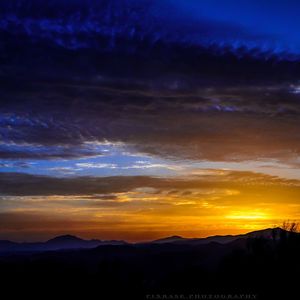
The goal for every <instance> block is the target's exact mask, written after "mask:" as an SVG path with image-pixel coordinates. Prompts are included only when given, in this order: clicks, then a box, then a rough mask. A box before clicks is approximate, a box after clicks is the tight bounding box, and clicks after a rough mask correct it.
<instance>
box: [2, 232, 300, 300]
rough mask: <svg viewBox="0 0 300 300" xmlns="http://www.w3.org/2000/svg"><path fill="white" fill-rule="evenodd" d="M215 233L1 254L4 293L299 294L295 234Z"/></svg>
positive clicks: (298, 245) (119, 296)
mask: <svg viewBox="0 0 300 300" xmlns="http://www.w3.org/2000/svg"><path fill="white" fill-rule="evenodd" d="M230 237H231V238H230ZM218 238H219V242H218V241H216V240H217V237H214V238H210V239H211V240H212V241H211V240H209V239H208V240H207V239H183V238H181V237H171V238H167V239H162V240H158V241H154V242H149V243H141V244H122V243H120V244H115V245H101V246H97V247H96V248H92V249H67V250H59V251H25V252H21V251H17V252H9V251H8V252H2V253H1V255H0V275H1V283H2V287H3V288H2V291H3V290H4V289H9V292H10V295H13V294H14V293H19V294H20V295H22V296H24V295H27V294H28V295H30V296H32V297H33V296H34V294H35V293H36V294H37V295H38V296H41V295H46V294H47V295H48V296H49V295H53V297H57V295H60V296H62V295H66V297H71V296H74V295H76V296H78V295H80V294H81V295H82V297H83V298H85V297H87V296H88V295H89V294H91V295H92V294H93V293H96V294H94V295H97V297H98V296H99V299H102V297H103V299H109V298H114V299H123V298H124V299H125V298H126V297H131V299H133V298H135V299H147V298H148V299H150V298H151V299H163V297H169V298H165V299H175V298H176V297H179V296H180V295H181V296H183V295H187V296H188V295H194V296H196V295H198V297H200V296H202V297H204V295H209V294H213V295H215V297H217V296H218V295H219V297H220V296H222V295H223V296H224V295H225V296H226V297H227V299H230V298H228V297H229V296H230V295H231V296H232V297H236V298H232V299H246V298H245V297H252V298H248V299H278V298H279V299H294V298H297V296H299V295H300V293H299V289H298V277H297V276H294V275H293V274H294V271H297V270H299V269H300V256H299V253H300V234H299V233H296V232H295V231H294V230H292V231H291V230H285V229H280V228H275V229H267V230H264V231H260V232H259V234H257V233H256V234H254V233H250V234H247V235H242V236H238V237H237V238H233V237H232V236H227V242H224V240H225V239H226V238H225V237H223V238H221V237H218ZM69 239H70V237H69ZM204 240H206V243H204ZM201 241H202V242H201ZM41 292H42V293H43V294H40V293H41ZM159 297H161V298H159ZM170 297H171V298H170ZM172 297H173V298H172ZM174 297H175V298H174ZM238 297H239V298H238ZM291 297H292V298H291ZM200 299H201V298H200ZM212 299H214V298H212ZM215 299H216V298H215Z"/></svg>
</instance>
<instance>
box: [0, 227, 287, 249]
mask: <svg viewBox="0 0 300 300" xmlns="http://www.w3.org/2000/svg"><path fill="white" fill-rule="evenodd" d="M284 231H285V230H283V229H281V228H279V227H277V228H268V229H264V230H259V231H253V232H249V233H246V234H240V235H224V236H222V235H216V236H209V237H206V238H183V237H181V236H170V237H166V238H162V239H158V240H154V241H149V242H143V243H137V244H138V245H139V244H176V245H195V246H197V245H205V244H209V243H218V244H227V243H231V242H233V241H236V240H238V239H247V238H260V237H263V238H267V239H274V238H275V239H278V238H279V236H280V234H281V233H282V232H284ZM126 244H129V243H127V242H126V241H122V240H106V241H104V240H97V239H92V240H84V239H81V238H79V237H76V236H73V235H62V236H57V237H55V238H53V239H50V240H48V241H46V242H35V243H29V242H24V243H18V242H12V241H8V240H0V253H1V252H2V253H3V252H27V251H28V252H35V251H41V252H43V251H57V250H64V249H91V248H96V247H99V246H104V245H115V246H116V245H117V246H120V245H126Z"/></svg>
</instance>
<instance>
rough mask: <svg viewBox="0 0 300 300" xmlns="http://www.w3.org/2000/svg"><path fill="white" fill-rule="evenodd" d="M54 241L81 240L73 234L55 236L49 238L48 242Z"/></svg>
mask: <svg viewBox="0 0 300 300" xmlns="http://www.w3.org/2000/svg"><path fill="white" fill-rule="evenodd" d="M54 241H81V239H80V238H79V237H77V236H75V235H69V234H66V235H60V236H56V237H54V238H53V239H50V240H49V241H48V242H54Z"/></svg>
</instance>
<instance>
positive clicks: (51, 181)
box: [0, 170, 300, 200]
mask: <svg viewBox="0 0 300 300" xmlns="http://www.w3.org/2000/svg"><path fill="white" fill-rule="evenodd" d="M220 172H221V173H220ZM247 186H250V187H251V186H256V187H259V186H261V187H264V186H272V187H273V188H274V189H276V187H287V188H291V187H292V186H293V187H294V188H296V189H299V187H300V186H299V181H298V180H287V179H281V178H279V177H276V176H270V175H265V174H260V173H253V172H242V171H241V172H240V171H218V170H216V172H215V174H210V175H202V176H200V175H199V176H191V177H185V178H184V179H183V178H157V177H149V176H114V177H89V176H85V177H73V178H56V177H49V176H38V175H29V174H21V173H0V194H1V195H3V196H5V195H6V196H8V195H10V196H50V195H64V196H67V195H74V196H75V195H94V196H95V197H98V196H97V195H98V194H101V196H99V199H103V200H105V199H107V200H113V199H111V194H114V193H121V192H129V191H132V190H135V189H140V188H154V189H157V190H158V191H153V192H154V193H160V192H159V191H162V190H171V191H176V192H175V193H181V191H182V190H184V191H186V190H188V189H199V190H201V189H218V188H221V189H226V188H229V187H230V188H240V187H247ZM147 191H148V189H146V190H145V193H146V192H147ZM139 192H142V190H139ZM105 194H107V196H108V197H107V198H105ZM103 196H104V197H103Z"/></svg>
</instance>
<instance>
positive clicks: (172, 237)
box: [153, 235, 184, 243]
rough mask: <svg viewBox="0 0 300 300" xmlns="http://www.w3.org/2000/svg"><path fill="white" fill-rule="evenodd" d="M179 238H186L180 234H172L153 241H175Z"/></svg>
mask: <svg viewBox="0 0 300 300" xmlns="http://www.w3.org/2000/svg"><path fill="white" fill-rule="evenodd" d="M178 240H184V238H183V237H181V236H179V235H172V236H169V237H165V238H162V239H158V240H155V241H153V243H164V242H173V241H178Z"/></svg>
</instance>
